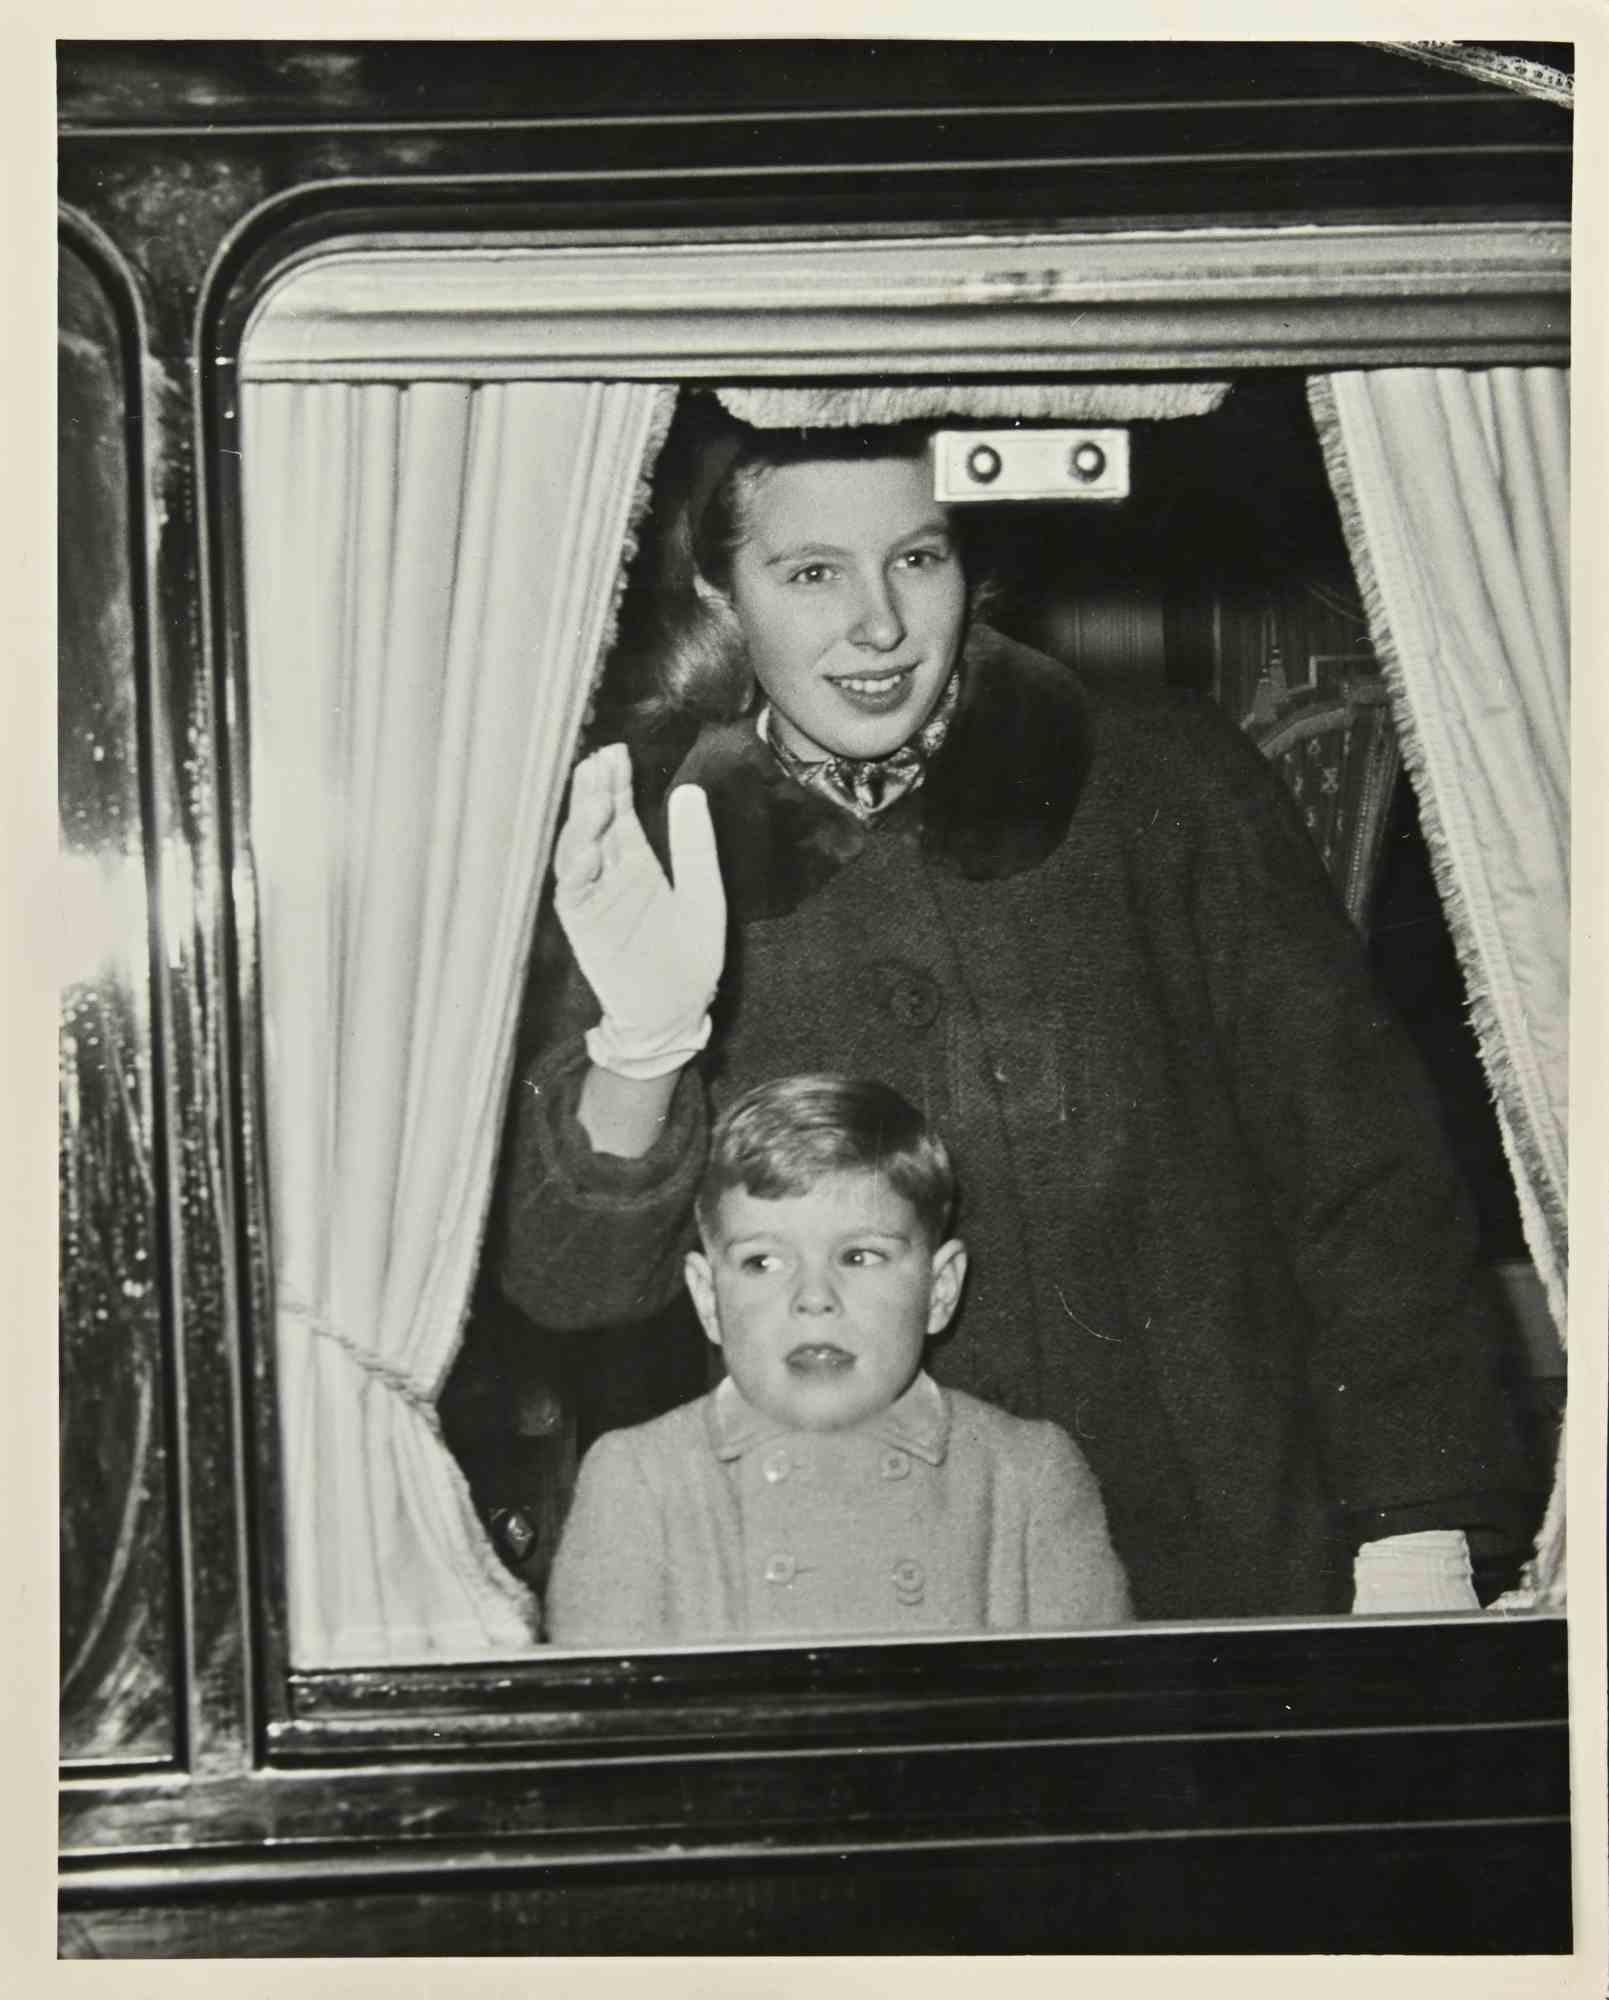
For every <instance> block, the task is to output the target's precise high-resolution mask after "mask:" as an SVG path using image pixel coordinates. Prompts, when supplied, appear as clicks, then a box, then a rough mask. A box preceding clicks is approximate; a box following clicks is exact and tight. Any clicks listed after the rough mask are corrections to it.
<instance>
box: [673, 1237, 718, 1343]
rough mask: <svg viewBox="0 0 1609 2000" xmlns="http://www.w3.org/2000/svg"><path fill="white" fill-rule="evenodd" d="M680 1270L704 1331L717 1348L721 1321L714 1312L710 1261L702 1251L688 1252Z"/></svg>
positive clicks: (713, 1286) (713, 1284)
mask: <svg viewBox="0 0 1609 2000" xmlns="http://www.w3.org/2000/svg"><path fill="white" fill-rule="evenodd" d="M682 1269H683V1271H684V1272H685V1273H686V1276H687V1289H688V1291H689V1292H690V1293H691V1294H692V1299H693V1305H694V1308H695V1309H696V1311H697V1313H698V1316H699V1318H700V1320H702V1321H703V1323H704V1331H705V1333H707V1334H708V1335H709V1337H710V1339H711V1340H712V1341H713V1342H714V1343H715V1345H716V1346H717V1347H719V1346H720V1344H721V1321H720V1316H719V1314H718V1313H717V1312H716V1310H715V1278H714V1274H713V1273H712V1272H711V1270H710V1260H709V1259H708V1257H706V1256H705V1255H704V1253H703V1251H702V1250H689V1251H688V1253H687V1262H686V1263H685V1264H684V1265H683V1266H682Z"/></svg>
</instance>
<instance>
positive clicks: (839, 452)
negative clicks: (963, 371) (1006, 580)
mask: <svg viewBox="0 0 1609 2000" xmlns="http://www.w3.org/2000/svg"><path fill="white" fill-rule="evenodd" d="M933 429H934V426H933V425H931V424H926V423H906V424H888V425H879V426H875V427H872V428H868V429H839V428H824V429H819V430H756V429H754V428H753V427H752V426H751V425H748V424H744V423H740V422H738V421H737V419H736V418H734V417H729V416H727V415H726V413H725V412H724V411H723V410H721V409H720V407H719V405H717V404H715V403H714V401H713V398H709V397H697V398H693V399H690V402H689V407H688V408H687V409H686V410H685V411H684V412H683V413H682V415H681V416H680V417H679V418H678V423H677V426H676V428H675V429H674V430H673V432H672V436H671V438H670V439H669V441H667V444H666V447H665V451H664V454H663V457H662V460H661V464H660V468H659V472H658V475H657V477H656V493H655V502H654V517H655V518H654V521H653V523H652V527H651V532H650V535H649V536H648V537H646V538H645V544H646V546H645V555H646V556H647V557H648V558H649V561H650V566H651V568H652V571H653V575H652V600H651V606H650V608H649V609H648V611H647V613H646V616H645V618H644V619H643V621H642V623H643V624H644V625H645V626H646V630H644V631H642V633H641V635H640V636H639V637H638V638H637V639H636V641H635V643H634V644H632V645H630V646H628V648H627V649H626V650H627V651H628V653H629V654H632V655H634V656H635V657H633V658H629V659H628V660H627V661H626V662H625V669H624V671H625V677H626V680H627V683H628V688H629V693H628V697H627V703H626V706H627V709H628V712H629V713H630V714H631V716H632V717H633V719H634V721H635V722H636V724H637V725H638V726H639V727H640V728H643V729H647V730H653V729H654V728H656V727H659V726H661V725H663V724H665V723H667V722H669V721H671V720H672V719H674V718H678V717H686V718H689V719H696V720H697V721H700V722H707V721H708V722H730V721H732V720H734V719H735V718H736V717H737V716H740V715H742V714H743V713H744V712H745V711H746V710H747V708H748V707H749V704H750V702H751V700H752V699H753V695H754V677H753V675H752V673H751V671H750V668H749V662H748V652H747V648H746V646H745V643H744V638H743V631H742V627H741V626H740V625H739V623H738V618H737V614H736V612H735V611H734V610H733V609H732V605H731V602H730V593H731V585H732V562H733V558H734V557H735V556H736V554H737V552H738V550H739V549H740V548H741V547H742V545H743V542H744V539H745V537H746V535H747V533H748V521H747V506H748V499H749V496H750V494H751V493H752V492H753V490H754V487H755V485H756V484H757V482H758V481H759V480H760V479H761V478H763V477H764V476H765V474H766V473H768V472H773V471H776V470H777V469H778V468H780V467H782V466H788V465H808V464H819V463H821V462H822V461H824V460H825V461H835V462H838V463H846V462H848V463H853V462H856V461H864V460H867V459H881V458H908V459H922V458H925V457H926V455H927V448H928V441H929V439H930V438H931V436H932V434H933ZM958 544H959V546H960V551H961V561H962V567H963V570H964V571H966V572H967V576H968V583H969V586H970V585H971V584H972V583H973V578H972V576H971V571H970V567H969V565H968V561H967V551H966V548H965V543H964V540H962V539H960V538H958ZM975 595H976V593H975V591H973V590H971V589H969V607H971V608H975V606H974V604H973V600H974V598H975Z"/></svg>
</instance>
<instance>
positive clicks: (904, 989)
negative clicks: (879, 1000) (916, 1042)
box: [888, 973, 939, 1028]
mask: <svg viewBox="0 0 1609 2000" xmlns="http://www.w3.org/2000/svg"><path fill="white" fill-rule="evenodd" d="M888 1011H889V1013H891V1014H892V1015H893V1017H894V1019H895V1020H896V1021H897V1022H898V1023H899V1024H900V1026H901V1027H902V1028H931V1027H932V1025H933V1023H934V1022H935V1021H936V1020H937V1019H938V1017H939V991H938V988H937V987H936V986H935V985H934V984H933V982H932V980H931V979H928V978H925V977H924V976H923V975H921V974H920V973H912V974H911V975H910V976H909V977H908V978H905V979H898V980H896V981H895V982H894V984H893V986H892V987H891V988H890V989H889V995H888Z"/></svg>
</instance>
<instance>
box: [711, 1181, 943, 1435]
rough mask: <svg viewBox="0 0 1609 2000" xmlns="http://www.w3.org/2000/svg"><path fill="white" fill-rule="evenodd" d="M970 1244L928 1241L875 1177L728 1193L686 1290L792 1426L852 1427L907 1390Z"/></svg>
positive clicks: (735, 1369) (735, 1370)
mask: <svg viewBox="0 0 1609 2000" xmlns="http://www.w3.org/2000/svg"><path fill="white" fill-rule="evenodd" d="M965 1273H966V1251H965V1250H964V1249H963V1247H962V1246H961V1244H960V1243H957V1242H950V1243H944V1244H941V1245H940V1246H939V1247H938V1248H937V1249H934V1248H933V1246H932V1245H931V1244H930V1243H929V1242H928V1240H927V1236H926V1234H925V1232H924V1231H923V1229H922V1226H921V1224H920V1223H919V1222H918V1221H917V1218H916V1213H915V1211H914V1210H913V1209H912V1207H911V1204H910V1203H909V1202H908V1201H907V1200H906V1199H905V1197H904V1196H903V1195H901V1194H898V1193H896V1192H895V1190H894V1189H893V1188H891V1187H890V1186H889V1185H888V1183H887V1181H886V1180H884V1179H883V1178H882V1177H881V1176H880V1175H878V1174H874V1173H842V1174H830V1175H827V1176H826V1177H824V1178H823V1179H822V1180H819V1181H817V1183H816V1184H815V1186H814V1187H812V1188H810V1189H808V1190H807V1191H806V1192H805V1193H804V1194H796V1195H783V1196H781V1197H780V1198H778V1199H776V1200H762V1199H760V1198H759V1197H757V1196H755V1195H751V1194H750V1193H748V1192H747V1190H746V1189H744V1188H729V1189H728V1190H727V1192H726V1193H725V1194H724V1195H723V1196H722V1197H721V1201H720V1205H719V1208H718V1209H717V1211H716V1216H715V1228H714V1231H713V1232H712V1236H711V1238H710V1240H709V1241H708V1242H707V1243H706V1245H705V1248H704V1250H701V1251H700V1250H694V1251H691V1252H690V1253H689V1255H688V1259H687V1287H688V1290H689V1291H690V1292H691V1293H692V1295H693V1303H694V1304H695V1305H696V1306H697V1308H698V1315H699V1318H700V1319H701V1320H702V1321H703V1322H704V1331H705V1332H706V1333H707V1334H708V1335H709V1337H710V1339H711V1340H712V1341H714V1343H715V1345H716V1346H717V1347H719V1348H720V1349H721V1350H722V1351H723V1352H724V1354H725V1356H726V1365H727V1368H728V1369H729V1370H730V1372H731V1375H732V1379H733V1380H734V1381H735V1382H736V1384H737V1386H738V1388H739V1389H740V1390H741V1391H742V1392H743V1394H744V1396H746V1397H747V1399H748V1400H749V1402H750V1403H752V1404H753V1405H754V1407H755V1408H756V1409H757V1410H760V1411H763V1412H764V1414H765V1415H766V1416H768V1417H770V1418H772V1419H773V1420H774V1421H776V1422H777V1423H782V1424H786V1425H788V1426H789V1427H790V1428H791V1429H794V1430H807V1431H836V1430H847V1429H848V1428H850V1427H851V1426H852V1425H854V1424H858V1423H861V1422H862V1421H864V1420H865V1419H866V1418H868V1417H871V1416H875V1415H876V1414H877V1412H878V1411H879V1410H885V1409H887V1408H888V1406H889V1404H890V1403H893V1402H895V1401H896V1400H897V1399H898V1398H899V1397H900V1396H901V1395H903V1394H904V1392H905V1391H906V1390H907V1389H908V1388H909V1387H910V1385H911V1383H912V1382H913V1381H914V1380H915V1379H916V1375H917V1372H918V1370H919V1369H920V1368H921V1365H922V1349H923V1346H924V1345H925V1343H926V1341H927V1338H928V1336H929V1335H930V1334H934V1333H937V1332H938V1331H939V1330H940V1329H941V1328H942V1327H943V1326H945V1325H946V1324H947V1323H948V1321H949V1318H950V1316H951V1314H952V1313H953V1312H954V1311H955V1307H956V1301H957V1299H958V1298H959V1297H960V1292H961V1280H962V1278H963V1277H964V1276H965Z"/></svg>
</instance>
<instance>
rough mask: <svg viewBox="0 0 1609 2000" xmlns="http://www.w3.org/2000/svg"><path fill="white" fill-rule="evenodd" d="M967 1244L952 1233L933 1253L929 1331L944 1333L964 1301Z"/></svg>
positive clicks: (928, 1303)
mask: <svg viewBox="0 0 1609 2000" xmlns="http://www.w3.org/2000/svg"><path fill="white" fill-rule="evenodd" d="M966 1275H967V1246H966V1245H965V1244H964V1243H963V1242H962V1241H961V1240H960V1238H959V1237H954V1236H952V1237H951V1239H950V1241H949V1242H948V1243H941V1244H940V1245H939V1247H938V1248H937V1250H935V1251H934V1252H933V1286H932V1290H931V1291H930V1292H929V1294H928V1301H927V1330H928V1333H929V1334H930V1335H931V1334H935V1333H942V1332H943V1331H944V1329H945V1328H946V1327H947V1326H948V1325H949V1323H950V1321H951V1320H952V1319H953V1318H954V1317H955V1309H956V1307H957V1306H958V1305H959V1304H960V1303H961V1287H962V1285H963V1284H964V1283H965V1282H966Z"/></svg>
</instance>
